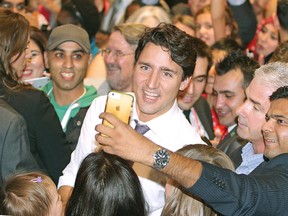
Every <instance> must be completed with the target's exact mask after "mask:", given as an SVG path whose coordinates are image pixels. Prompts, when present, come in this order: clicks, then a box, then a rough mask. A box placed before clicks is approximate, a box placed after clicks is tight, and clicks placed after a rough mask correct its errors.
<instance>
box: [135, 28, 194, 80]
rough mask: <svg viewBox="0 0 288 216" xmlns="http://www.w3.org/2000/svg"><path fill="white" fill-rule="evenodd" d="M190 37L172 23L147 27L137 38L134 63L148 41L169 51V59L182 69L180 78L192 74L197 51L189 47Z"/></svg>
mask: <svg viewBox="0 0 288 216" xmlns="http://www.w3.org/2000/svg"><path fill="white" fill-rule="evenodd" d="M191 40H192V37H191V36H190V35H188V34H186V33H185V32H183V31H181V30H180V29H178V28H177V27H176V26H174V25H173V24H166V23H160V24H159V25H158V26H157V27H155V28H147V30H146V31H145V33H144V34H143V36H142V38H141V39H140V40H139V43H138V46H137V49H136V51H135V63H136V62H137V61H138V59H139V56H140V54H141V53H142V51H143V49H144V48H145V46H146V45H147V44H148V43H153V44H155V45H157V46H161V48H162V49H163V50H164V51H167V52H169V53H170V56H171V59H172V60H173V61H174V62H175V63H177V64H178V65H179V66H181V67H182V69H183V77H182V80H184V79H186V78H187V77H190V76H192V75H193V71H194V68H195V63H196V57H197V53H196V51H195V49H194V48H193V47H191Z"/></svg>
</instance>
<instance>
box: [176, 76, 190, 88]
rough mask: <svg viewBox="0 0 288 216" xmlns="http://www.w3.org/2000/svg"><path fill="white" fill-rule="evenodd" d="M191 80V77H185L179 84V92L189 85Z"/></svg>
mask: <svg viewBox="0 0 288 216" xmlns="http://www.w3.org/2000/svg"><path fill="white" fill-rule="evenodd" d="M191 78H192V76H190V77H187V78H186V79H185V80H183V81H182V82H181V84H180V87H179V90H180V91H183V90H184V89H185V88H186V87H187V86H188V85H189V83H190V80H191Z"/></svg>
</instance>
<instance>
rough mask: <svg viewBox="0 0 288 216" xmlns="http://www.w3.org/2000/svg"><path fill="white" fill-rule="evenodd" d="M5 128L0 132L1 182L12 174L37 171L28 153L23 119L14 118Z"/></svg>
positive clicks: (28, 146) (32, 158) (28, 147)
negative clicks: (0, 136)
mask: <svg viewBox="0 0 288 216" xmlns="http://www.w3.org/2000/svg"><path fill="white" fill-rule="evenodd" d="M6 128H7V130H6V131H1V133H2V135H3V140H2V141H3V143H2V147H1V150H2V151H1V157H0V158H1V162H0V164H1V182H3V181H4V179H5V178H6V177H8V176H9V175H12V174H14V173H18V172H27V171H35V170H39V167H38V164H37V162H36V161H35V159H34V157H33V155H32V154H31V152H30V145H29V140H28V135H27V129H26V124H25V121H24V119H23V118H22V117H21V116H15V118H13V119H12V120H11V121H10V122H9V124H8V125H7V127H6Z"/></svg>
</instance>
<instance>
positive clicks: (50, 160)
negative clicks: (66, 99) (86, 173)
mask: <svg viewBox="0 0 288 216" xmlns="http://www.w3.org/2000/svg"><path fill="white" fill-rule="evenodd" d="M7 103H8V104H10V105H11V106H12V107H13V108H14V109H15V110H16V111H17V112H18V113H20V114H21V115H22V116H23V117H24V119H25V121H26V125H27V129H28V136H29V141H30V148H31V152H32V154H33V156H34V158H35V159H36V161H37V163H38V165H39V167H40V168H41V169H42V170H44V171H47V172H48V175H50V177H51V178H52V179H53V181H54V182H55V183H57V182H58V178H59V176H60V175H61V174H62V170H63V169H64V168H65V167H66V165H67V164H68V163H69V160H70V154H71V151H70V150H69V146H68V143H67V141H66V138H65V134H64V132H63V130H62V127H61V125H60V122H59V118H58V116H57V114H56V112H55V110H54V107H53V106H52V104H51V103H50V101H49V99H48V98H47V96H46V95H45V93H44V92H42V91H39V90H24V91H22V92H18V93H15V94H11V95H9V96H8V97H7Z"/></svg>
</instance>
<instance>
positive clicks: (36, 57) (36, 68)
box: [21, 40, 45, 80]
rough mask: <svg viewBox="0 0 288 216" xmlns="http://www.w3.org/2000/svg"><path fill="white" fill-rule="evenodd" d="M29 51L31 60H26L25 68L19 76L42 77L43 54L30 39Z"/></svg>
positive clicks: (25, 77) (23, 77) (27, 77)
mask: <svg viewBox="0 0 288 216" xmlns="http://www.w3.org/2000/svg"><path fill="white" fill-rule="evenodd" d="M29 52H30V53H31V54H30V55H31V60H30V61H27V63H26V66H25V69H24V71H23V74H22V77H21V79H22V80H28V79H33V78H37V77H42V76H43V72H44V69H45V66H44V59H43V58H44V57H43V54H42V52H41V50H40V48H39V47H38V46H37V44H36V43H35V42H34V41H33V40H31V42H30V49H29Z"/></svg>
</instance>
